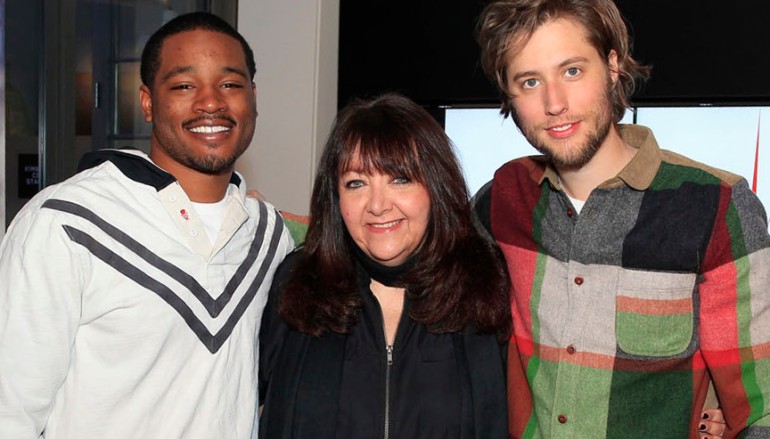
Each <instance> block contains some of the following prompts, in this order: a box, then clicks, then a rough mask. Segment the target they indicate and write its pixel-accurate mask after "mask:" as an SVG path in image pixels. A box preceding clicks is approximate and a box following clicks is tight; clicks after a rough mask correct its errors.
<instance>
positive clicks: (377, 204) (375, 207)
mask: <svg viewBox="0 0 770 439" xmlns="http://www.w3.org/2000/svg"><path fill="white" fill-rule="evenodd" d="M368 207H369V213H371V214H372V215H375V216H380V215H384V214H386V213H388V212H390V209H391V208H392V207H393V202H392V201H391V199H390V195H389V194H388V190H387V188H385V186H384V185H379V184H373V185H371V190H370V192H369V206H368Z"/></svg>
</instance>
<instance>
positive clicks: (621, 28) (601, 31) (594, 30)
mask: <svg viewBox="0 0 770 439" xmlns="http://www.w3.org/2000/svg"><path fill="white" fill-rule="evenodd" d="M558 18H566V19H572V20H575V21H577V22H578V23H580V24H581V25H582V26H583V28H584V29H585V31H586V35H587V37H588V41H589V42H590V43H591V45H592V46H593V47H594V48H595V49H596V50H597V51H598V52H599V55H600V56H601V57H602V59H604V61H605V63H606V62H607V59H608V57H609V54H610V51H612V50H614V51H615V52H616V53H617V55H618V77H619V79H618V82H617V84H616V85H615V86H614V87H613V88H612V95H611V96H612V97H611V99H612V118H613V121H614V122H615V123H617V122H619V121H620V120H621V119H622V118H623V114H625V111H626V108H628V107H629V105H630V100H629V99H630V96H631V94H633V92H634V89H635V86H636V81H637V80H644V79H647V78H648V77H649V72H650V68H649V67H646V66H643V65H641V64H639V63H638V62H637V61H636V60H634V59H633V58H632V57H631V41H630V38H629V35H628V29H627V28H626V24H625V22H624V21H623V17H622V16H621V15H620V11H618V8H617V7H616V6H615V3H614V2H613V1H612V0H499V1H493V2H492V3H490V4H488V5H487V6H486V7H485V8H484V10H483V11H482V12H481V15H480V16H479V20H478V22H477V24H476V39H477V41H478V43H479V46H481V65H482V68H483V69H484V73H486V74H487V76H488V77H489V79H490V80H491V81H492V82H494V83H495V84H497V88H498V90H499V91H500V93H501V95H502V106H501V110H500V113H502V114H503V115H504V116H505V117H508V116H509V115H511V114H513V113H515V108H514V106H513V96H512V95H511V94H510V93H509V91H508V83H507V81H508V79H507V78H508V75H507V68H508V64H509V60H511V59H512V58H513V57H515V56H516V54H517V53H518V52H519V51H520V50H521V49H522V48H523V47H524V45H526V44H527V42H528V41H529V38H530V37H531V36H532V34H533V33H534V32H535V30H537V28H539V27H540V26H542V25H543V24H545V23H548V22H550V21H552V20H556V19H558ZM514 116H515V114H514Z"/></svg>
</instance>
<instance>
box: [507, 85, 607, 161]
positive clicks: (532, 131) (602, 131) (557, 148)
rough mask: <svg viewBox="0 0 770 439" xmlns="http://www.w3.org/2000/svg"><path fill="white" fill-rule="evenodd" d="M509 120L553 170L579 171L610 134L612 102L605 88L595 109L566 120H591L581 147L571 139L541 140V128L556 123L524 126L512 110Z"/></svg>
mask: <svg viewBox="0 0 770 439" xmlns="http://www.w3.org/2000/svg"><path fill="white" fill-rule="evenodd" d="M511 117H512V119H513V121H514V123H515V124H516V126H517V127H518V128H519V131H521V133H522V134H523V135H524V137H525V138H526V139H527V141H528V142H529V143H530V145H532V146H533V147H534V148H535V149H536V150H537V151H538V152H540V153H541V154H543V155H545V156H546V157H548V159H549V160H550V161H551V163H553V165H554V166H556V168H558V169H579V168H582V167H583V166H585V165H586V164H587V163H588V162H590V161H591V159H592V158H594V156H595V155H596V153H597V151H599V149H600V148H601V146H602V144H604V140H605V139H606V138H607V135H608V134H609V132H610V127H611V126H612V103H611V101H610V91H609V87H608V89H606V91H605V93H604V96H603V97H602V99H600V101H599V108H597V109H596V110H595V111H591V112H588V113H586V114H585V115H583V116H573V117H572V118H571V119H570V120H573V121H580V123H581V124H584V123H586V122H591V121H593V124H594V127H595V128H594V130H592V131H589V132H588V133H587V137H586V139H585V140H584V142H583V144H576V142H578V141H579V140H572V139H568V140H564V141H552V142H549V141H548V140H547V139H545V138H544V137H545V136H547V134H545V128H547V127H549V126H553V125H554V124H558V123H560V122H558V121H554V120H552V121H549V122H546V123H544V124H541V125H538V126H531V125H524V124H523V123H522V122H521V120H520V119H519V118H518V117H517V116H516V112H515V111H514V112H512V113H511ZM557 143H558V144H557Z"/></svg>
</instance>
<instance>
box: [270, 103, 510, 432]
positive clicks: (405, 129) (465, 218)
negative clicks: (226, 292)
mask: <svg viewBox="0 0 770 439" xmlns="http://www.w3.org/2000/svg"><path fill="white" fill-rule="evenodd" d="M468 198H469V197H468V192H467V189H466V186H465V181H464V179H463V175H462V172H461V170H460V166H459V165H458V162H457V158H456V156H455V154H454V151H453V148H452V145H451V142H450V140H449V139H448V138H447V136H446V135H445V133H444V131H443V129H442V128H441V126H439V125H438V123H436V121H435V120H434V119H433V117H432V116H430V114H428V113H427V112H426V111H425V110H424V109H422V108H421V107H420V106H418V105H417V104H415V103H414V102H412V101H410V100H409V99H407V98H405V97H403V96H400V95H395V94H388V95H384V96H381V97H379V98H376V99H374V100H371V101H358V102H355V103H352V104H351V105H349V106H347V107H346V108H345V109H344V110H342V111H341V112H340V114H339V115H338V116H337V119H336V121H335V125H334V128H333V131H332V134H331V136H330V138H329V140H328V142H327V144H326V148H325V151H324V153H323V156H322V158H321V161H320V164H319V169H318V173H317V176H316V180H315V185H314V189H313V195H312V200H311V207H310V224H309V228H308V232H307V238H306V241H305V243H304V246H302V247H300V248H299V249H298V250H297V251H296V252H295V253H294V254H292V255H291V256H289V257H288V258H287V260H286V261H285V262H284V263H283V265H282V266H281V267H280V268H279V271H278V273H277V274H276V278H275V282H274V286H273V290H272V291H271V294H270V298H269V300H268V305H267V309H266V310H265V315H264V320H263V325H262V332H261V334H260V340H261V348H260V352H261V358H260V368H259V370H260V375H261V376H260V378H261V385H260V395H261V403H263V404H264V411H263V413H262V417H261V419H260V437H261V438H278V437H280V438H289V437H297V438H299V437H312V438H324V437H335V438H348V437H349V438H367V437H372V438H374V437H376V438H382V437H386V438H387V437H397V438H417V437H419V438H442V439H444V438H494V437H500V438H502V437H507V418H506V399H505V367H504V347H503V344H504V343H505V341H507V339H508V336H509V333H510V328H511V320H510V310H509V300H508V287H509V280H508V275H507V273H506V271H505V266H504V264H503V263H502V259H501V255H500V254H499V250H498V249H497V248H496V246H495V245H494V244H493V243H492V242H491V241H489V240H488V239H487V238H486V237H485V236H483V235H482V233H481V232H479V230H478V229H477V228H476V227H475V226H474V223H473V221H472V216H471V211H470V207H469V202H468Z"/></svg>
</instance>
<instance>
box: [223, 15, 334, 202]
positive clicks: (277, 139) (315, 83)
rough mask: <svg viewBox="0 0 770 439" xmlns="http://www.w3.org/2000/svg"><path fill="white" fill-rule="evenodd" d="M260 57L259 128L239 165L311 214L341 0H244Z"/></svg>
mask: <svg viewBox="0 0 770 439" xmlns="http://www.w3.org/2000/svg"><path fill="white" fill-rule="evenodd" d="M238 30H239V31H240V32H241V33H242V34H243V35H244V36H245V37H246V39H247V41H248V42H249V44H251V47H252V48H253V49H254V56H255V58H256V62H257V74H256V77H255V82H256V85H257V108H258V110H259V117H258V118H257V128H256V133H255V135H254V140H253V141H252V144H251V147H250V148H249V150H248V151H247V152H246V153H245V154H244V156H243V157H242V158H241V159H240V160H239V161H238V165H237V169H238V171H239V172H241V173H242V174H243V175H244V176H245V178H246V181H247V182H248V185H249V187H250V188H253V189H257V190H259V191H260V192H261V193H262V194H263V195H264V196H265V197H266V198H267V200H268V201H270V202H271V203H273V204H274V205H275V206H276V207H278V208H279V209H281V210H287V211H290V212H292V213H296V214H303V215H304V214H307V213H308V203H309V200H310V191H311V189H312V184H313V177H314V176H315V168H316V162H317V158H318V157H319V156H320V152H321V150H322V148H323V144H324V142H325V140H326V137H327V136H328V133H329V129H330V128H331V124H332V121H333V119H334V116H335V114H336V109H337V59H338V56H337V52H338V35H339V0H241V1H239V4H238Z"/></svg>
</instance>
